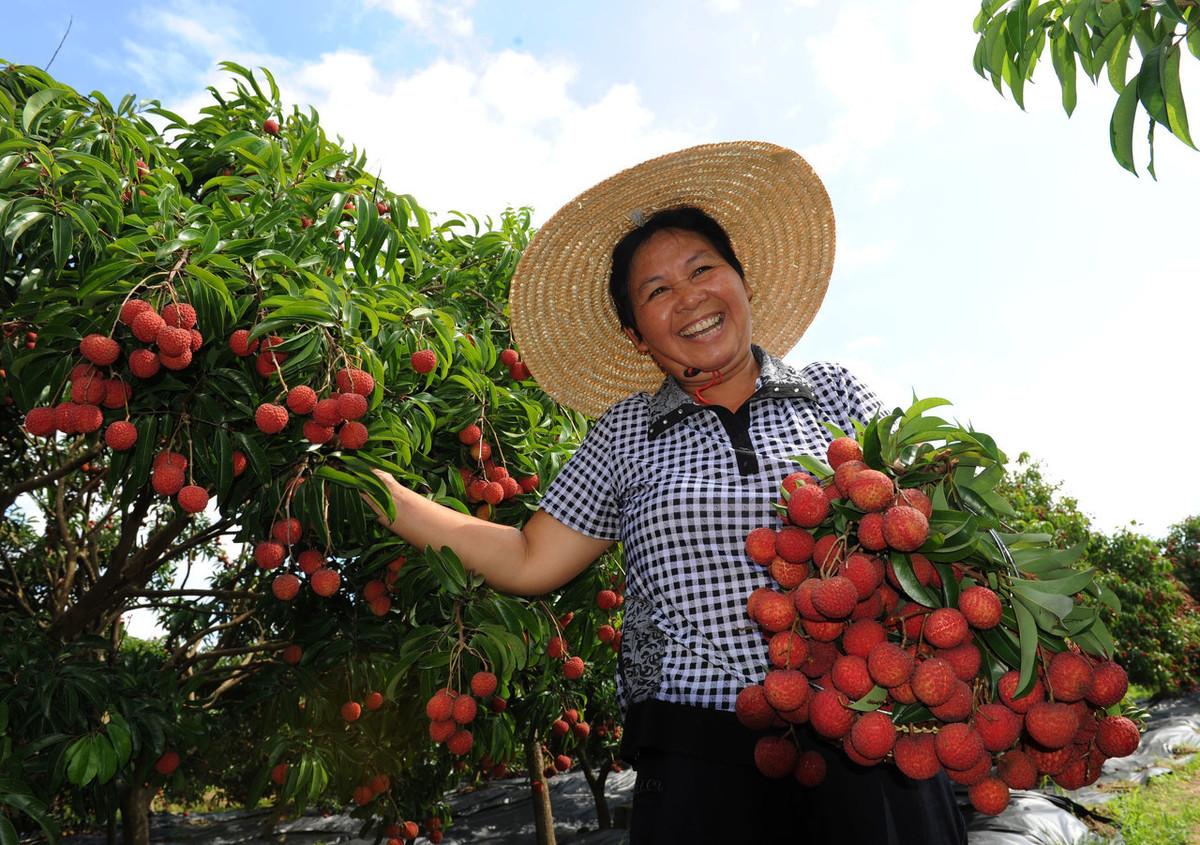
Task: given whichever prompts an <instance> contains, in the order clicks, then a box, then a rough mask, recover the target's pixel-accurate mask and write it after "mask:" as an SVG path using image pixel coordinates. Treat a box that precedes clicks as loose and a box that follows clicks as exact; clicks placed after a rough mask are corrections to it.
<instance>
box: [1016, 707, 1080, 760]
mask: <svg viewBox="0 0 1200 845" xmlns="http://www.w3.org/2000/svg"><path fill="white" fill-rule="evenodd" d="M1078 728H1079V717H1078V716H1077V715H1076V714H1075V710H1074V709H1073V708H1072V707H1071V706H1070V705H1068V704H1063V703H1061V702H1057V701H1039V702H1036V703H1035V704H1033V705H1031V706H1030V708H1029V712H1027V713H1026V714H1025V732H1026V733H1028V734H1029V736H1031V737H1032V738H1033V740H1034V741H1035V742H1037V743H1038V744H1039V745H1041V746H1042V747H1043V748H1049V749H1051V750H1054V749H1056V748H1062V747H1064V746H1066V745H1067V744H1068V743H1069V742H1070V741H1071V739H1072V737H1074V736H1075V731H1076V730H1078Z"/></svg>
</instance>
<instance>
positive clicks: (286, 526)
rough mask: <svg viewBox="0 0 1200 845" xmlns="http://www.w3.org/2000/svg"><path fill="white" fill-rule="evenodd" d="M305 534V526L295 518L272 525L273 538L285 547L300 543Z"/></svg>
mask: <svg viewBox="0 0 1200 845" xmlns="http://www.w3.org/2000/svg"><path fill="white" fill-rule="evenodd" d="M303 534H304V526H303V525H301V524H300V520H298V519H296V518H295V517H289V518H287V519H280V520H276V521H275V522H274V523H272V524H271V536H272V537H273V538H275V539H276V540H277V541H279V542H280V543H282V544H283V545H285V546H293V545H295V544H296V543H299V542H300V537H301V536H303Z"/></svg>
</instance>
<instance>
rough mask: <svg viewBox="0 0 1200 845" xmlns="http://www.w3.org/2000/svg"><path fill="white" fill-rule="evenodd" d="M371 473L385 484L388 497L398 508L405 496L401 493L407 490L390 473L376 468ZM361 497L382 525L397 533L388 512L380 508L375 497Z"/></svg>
mask: <svg viewBox="0 0 1200 845" xmlns="http://www.w3.org/2000/svg"><path fill="white" fill-rule="evenodd" d="M371 472H373V473H375V476H376V477H377V478H378V479H379V480H380V481H381V482H383V486H384V487H386V488H387V491H388V495H390V496H391V497H392V502H393V503H394V504H396V505H397V506H398V505H399V502H400V497H401V496H402V495H404V494H403V493H402V492H400V491H402V490H404V489H406V488H405V487H404V486H403V485H402V484H401V483H400V482H399V481H397V480H396V477H395V476H394V475H392V474H391V473H390V472H386V471H385V470H382V469H374V468H373V469H372V470H371ZM359 495H361V496H362V498H363V501H364V502H366V503H367V507H369V508H370V509H371V510H373V511H374V512H375V516H376V517H378V519H379V523H380V525H383V526H384V527H385V528H387V529H389V530H391V531H395V529H394V528H392V520H391V518H390V517H388V515H387V512H386V511H384V510H382V509H381V508H380V507H379V503H378V502H376V501H375V497H374V496H371V495H369V494H367V493H361V494H359Z"/></svg>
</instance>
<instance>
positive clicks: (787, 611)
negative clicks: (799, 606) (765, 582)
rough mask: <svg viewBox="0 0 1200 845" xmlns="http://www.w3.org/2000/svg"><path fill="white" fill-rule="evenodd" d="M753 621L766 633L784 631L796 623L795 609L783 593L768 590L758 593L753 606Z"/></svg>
mask: <svg viewBox="0 0 1200 845" xmlns="http://www.w3.org/2000/svg"><path fill="white" fill-rule="evenodd" d="M755 611H756V616H755V617H754V619H755V621H756V622H758V624H759V625H762V626H763V628H765V629H766V630H767V631H770V632H771V633H777V632H779V631H786V630H787V629H788V628H791V627H792V623H793V622H795V621H796V607H795V605H794V604H792V601H791V600H790V599H789V598H788V597H787V596H785V595H784V594H783V593H777V592H775V591H774V590H770V591H768V592H767V593H760V594H759V598H758V601H757V602H756V605H755Z"/></svg>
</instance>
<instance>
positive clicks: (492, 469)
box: [458, 423, 541, 519]
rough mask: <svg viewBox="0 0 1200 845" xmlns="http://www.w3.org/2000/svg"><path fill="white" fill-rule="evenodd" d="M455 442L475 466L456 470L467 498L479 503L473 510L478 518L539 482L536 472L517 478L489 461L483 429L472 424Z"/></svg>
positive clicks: (485, 516)
mask: <svg viewBox="0 0 1200 845" xmlns="http://www.w3.org/2000/svg"><path fill="white" fill-rule="evenodd" d="M458 442H459V443H461V444H462V445H463V446H466V447H467V454H468V455H469V456H470V459H471V461H470V462H471V464H472V465H473V466H475V467H476V468H475V469H472V468H471V467H469V466H461V467H459V469H458V473H459V476H460V477H461V478H462V482H463V486H464V487H465V488H466V492H467V501H468V502H470V503H472V504H476V503H478V505H479V507H477V508H476V509H475V516H477V517H479V518H480V519H491V517H492V516H493V514H494V513H495V508H496V506H497V505H499V504H500V503H501V502H507V501H509V500H511V499H514V498H516V497H517V496H520V495H521V494H523V493H532V492H533V491H534V490H536V489H537V488H538V485H539V484H540V483H541V482H540V479H539V478H538V477H537V475H527V476H523V477H522V478H520V479H519V480H518V479H516V478H514V477H513V476H512V475H510V474H509V471H508V469H507V468H506V467H503V466H498V465H497V464H496V462H495V461H493V460H492V446H491V444H490V443H488V442H487V441H486V440H484V439H483V430H482V429H481V428H480V427H479V426H478V425H477V424H475V423H470V424H469V425H466V426H463V427H462V428H461V429H459V431H458Z"/></svg>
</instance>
